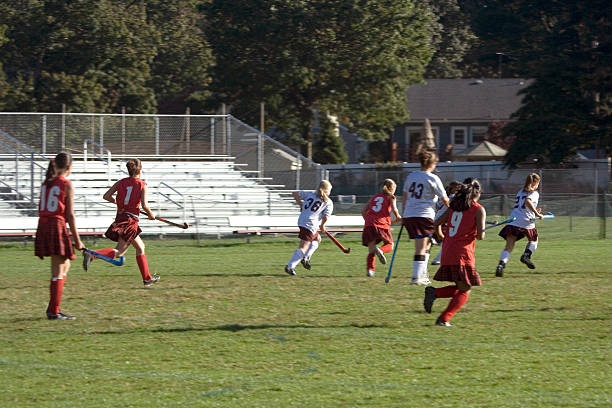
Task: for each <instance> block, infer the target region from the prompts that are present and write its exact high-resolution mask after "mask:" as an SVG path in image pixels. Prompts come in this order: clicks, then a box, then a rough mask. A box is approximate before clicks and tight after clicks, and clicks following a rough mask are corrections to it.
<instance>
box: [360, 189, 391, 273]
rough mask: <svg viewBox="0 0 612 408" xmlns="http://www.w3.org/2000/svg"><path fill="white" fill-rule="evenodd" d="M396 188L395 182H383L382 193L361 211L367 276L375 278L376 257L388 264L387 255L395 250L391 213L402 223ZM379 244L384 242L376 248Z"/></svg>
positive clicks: (374, 197) (362, 239)
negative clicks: (366, 248)
mask: <svg viewBox="0 0 612 408" xmlns="http://www.w3.org/2000/svg"><path fill="white" fill-rule="evenodd" d="M396 187H397V186H396V184H395V181H393V180H391V179H386V180H385V181H384V182H383V186H382V192H381V193H378V194H376V195H374V196H373V197H372V198H371V199H370V201H369V202H368V203H367V204H366V205H365V206H364V207H363V208H362V209H361V215H362V216H363V219H364V227H363V232H362V234H361V244H362V245H363V246H367V247H368V257H367V258H366V276H374V270H375V266H374V263H375V256H378V259H380V262H381V263H383V264H386V263H387V258H385V253H387V252H390V251H392V250H393V236H391V229H390V226H391V213H393V215H395V221H401V217H400V214H399V211H398V210H397V205H396V200H395V195H394V194H395V189H396ZM379 242H383V245H382V246H381V247H380V248H378V247H376V245H377V244H378V243H379Z"/></svg>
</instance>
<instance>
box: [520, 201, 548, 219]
mask: <svg viewBox="0 0 612 408" xmlns="http://www.w3.org/2000/svg"><path fill="white" fill-rule="evenodd" d="M525 206H526V207H527V208H529V209H530V210H531V211H533V213H534V214H535V215H536V217H538V218H539V219H543V218H544V216H543V215H542V213H540V209H539V208H535V206H534V205H533V202H532V201H531V198H526V199H525Z"/></svg>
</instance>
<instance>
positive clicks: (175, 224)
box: [140, 210, 189, 229]
mask: <svg viewBox="0 0 612 408" xmlns="http://www.w3.org/2000/svg"><path fill="white" fill-rule="evenodd" d="M140 213H141V214H144V215H147V216H148V215H149V214H147V213H146V212H144V211H143V210H140ZM155 219H156V220H157V221H161V222H165V223H166V224H168V225H172V226H173V227H178V228H182V229H187V228H189V225H188V224H187V223H186V222H184V223H182V224H177V223H176V222H172V221H169V220H167V219H165V218H162V217H155Z"/></svg>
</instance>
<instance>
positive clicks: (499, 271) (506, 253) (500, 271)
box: [495, 235, 516, 278]
mask: <svg viewBox="0 0 612 408" xmlns="http://www.w3.org/2000/svg"><path fill="white" fill-rule="evenodd" d="M515 243H516V235H507V236H506V245H505V247H504V250H503V251H501V254H500V255H499V263H498V264H497V267H496V268H495V276H497V277H500V278H501V277H502V276H504V268H505V267H506V264H507V263H508V261H509V260H510V253H511V252H512V250H513V249H514V244H515Z"/></svg>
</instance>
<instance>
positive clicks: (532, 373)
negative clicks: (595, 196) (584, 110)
mask: <svg viewBox="0 0 612 408" xmlns="http://www.w3.org/2000/svg"><path fill="white" fill-rule="evenodd" d="M550 221H554V220H550ZM540 225H541V226H542V228H540ZM547 225H548V224H547V221H546V222H545V221H542V223H541V224H539V225H538V229H539V232H540V238H541V241H542V242H541V244H540V247H539V248H538V250H537V251H536V253H535V255H534V261H535V262H536V266H537V268H536V269H535V270H529V269H527V268H526V267H525V266H524V265H522V264H521V263H520V262H519V260H518V258H519V257H518V253H517V251H519V250H520V249H521V248H520V247H518V246H517V248H516V249H515V252H513V254H512V255H513V256H512V258H511V260H510V262H509V264H508V266H507V268H506V271H505V276H504V277H503V278H495V277H494V276H493V271H494V268H495V265H496V263H497V260H498V256H499V252H500V251H501V249H502V248H503V240H501V239H500V238H499V237H496V236H495V234H494V233H491V234H490V235H487V237H486V239H485V240H484V241H478V242H477V243H476V263H477V268H478V270H479V272H480V273H481V276H482V278H483V285H482V286H481V287H477V288H474V289H473V290H472V291H471V294H470V298H469V301H468V302H467V304H466V305H465V306H464V307H463V308H462V309H461V310H460V311H459V312H458V313H457V314H456V315H455V317H454V318H453V321H452V322H453V324H454V327H450V328H445V327H437V326H434V325H433V322H434V320H435V318H436V317H437V314H438V313H440V312H441V311H442V310H443V308H445V307H446V305H447V304H448V300H447V299H438V300H436V301H435V303H434V310H433V313H432V314H426V313H425V312H424V311H423V288H422V287H417V286H414V285H410V275H411V269H412V257H413V252H414V250H413V247H414V245H413V244H412V242H410V241H408V240H406V241H405V242H404V241H403V239H404V236H402V241H401V242H400V245H399V247H398V251H397V254H396V258H395V261H394V266H393V271H394V273H393V276H392V278H391V280H390V282H389V283H388V284H385V283H384V275H385V272H386V268H385V267H382V266H381V265H380V264H379V263H377V265H376V267H377V268H376V276H375V277H374V278H366V277H365V258H366V253H367V249H366V248H365V247H363V246H361V240H360V235H358V234H355V235H350V236H344V237H343V238H342V242H343V244H345V245H347V246H349V247H351V248H352V251H351V253H350V254H349V255H345V254H342V253H340V251H339V250H338V249H337V248H336V247H335V246H334V245H333V244H332V243H331V242H330V241H329V240H328V239H326V238H324V240H323V242H322V243H321V246H320V247H319V249H318V250H317V252H316V253H315V255H314V256H313V259H312V265H313V269H312V270H311V271H305V270H304V269H303V268H301V267H300V268H299V269H298V276H295V277H290V276H288V275H286V274H285V273H284V272H283V270H282V268H283V265H284V262H286V261H287V259H288V258H289V257H290V256H291V254H292V253H293V251H294V250H295V248H296V247H297V245H298V241H297V239H296V238H295V237H293V238H287V239H276V238H269V237H261V238H252V239H251V243H250V244H246V243H245V242H244V241H245V240H244V239H224V240H204V241H203V245H202V246H198V245H196V244H195V242H194V241H192V240H179V241H176V240H164V241H155V240H149V239H147V238H145V241H146V243H147V254H148V260H149V266H150V268H151V271H152V272H156V273H161V275H162V280H161V281H160V283H159V284H158V285H157V286H153V287H152V288H150V289H146V290H145V289H143V288H142V282H141V280H140V274H139V272H138V268H137V267H136V262H135V259H134V252H133V251H134V250H133V249H132V248H131V249H130V250H129V251H128V254H127V255H128V256H127V257H126V264H125V265H124V266H122V267H120V268H118V267H114V266H111V265H109V264H107V263H105V262H101V261H94V262H93V264H92V266H91V269H90V271H89V272H84V271H83V270H81V268H80V267H79V263H80V262H79V261H80V258H79V259H77V260H75V261H74V262H73V264H72V268H71V270H70V272H69V274H68V280H67V281H66V286H65V290H64V295H63V299H62V309H63V311H64V312H66V313H70V314H74V315H76V316H77V320H75V321H70V322H61V321H48V320H46V319H45V317H44V312H45V307H46V305H47V301H48V297H49V291H48V285H49V276H50V273H49V260H48V259H45V260H44V261H41V260H39V259H37V258H35V257H34V256H33V248H32V244H28V247H27V248H24V246H23V245H22V244H21V243H19V245H17V246H11V247H9V246H5V245H6V244H1V245H0V257H2V259H4V260H10V262H8V263H7V264H6V265H5V266H4V269H3V272H2V284H1V286H0V304H2V307H3V313H2V314H1V315H0V348H1V350H2V354H1V355H0V374H1V375H2V393H0V406H3V407H13V406H14V407H33V406H36V407H48V408H51V407H111V406H112V407H118V406H121V407H128V406H129V407H135V408H141V407H143V408H144V407H151V406H154V407H179V406H182V407H230V406H231V407H293V406H300V407H340V406H342V407H365V406H367V407H429V406H431V407H433V406H446V407H466V406H469V407H481V408H484V407H504V408H514V407H516V408H519V407H542V408H549V407H550V408H552V407H554V408H558V407H605V406H608V405H609V402H610V398H611V394H610V387H609V385H608V384H609V378H610V377H611V376H612V368H611V366H610V364H608V362H609V353H610V336H611V335H612V332H611V325H610V318H611V317H612V316H611V313H610V305H609V297H610V296H609V294H610V275H609V273H610V271H609V266H608V264H606V263H605V261H602V259H604V258H602V254H603V253H606V251H607V250H608V248H609V243H607V242H605V241H597V240H588V241H585V240H575V239H572V240H567V239H565V240H554V241H553V240H551V239H550V237H549V235H548V232H547V231H548V229H547ZM397 230H398V228H397V227H396V230H395V235H397ZM563 236H565V237H567V231H566V232H565V234H564V235H563ZM89 244H91V243H89ZM107 244H108V242H104V243H103V242H98V244H97V245H90V246H93V247H94V248H95V247H96V246H97V247H99V248H100V247H103V246H106V245H107ZM437 251H438V247H434V248H432V256H434V255H435V254H437ZM575 254H580V256H575ZM429 270H430V274H433V271H434V268H433V267H430V268H429ZM444 285H445V284H444V283H442V282H434V286H437V287H439V286H444ZM51 383H53V384H58V386H55V387H54V392H53V393H52V394H50V393H49V392H47V391H46V390H47V389H48V388H49V384H51ZM441 390H442V391H441ZM449 396H452V397H449Z"/></svg>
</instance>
